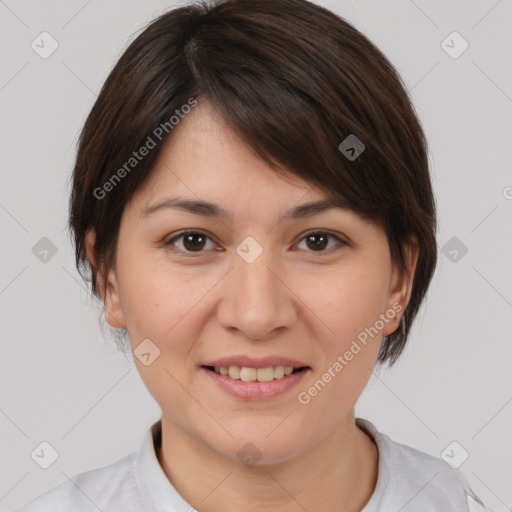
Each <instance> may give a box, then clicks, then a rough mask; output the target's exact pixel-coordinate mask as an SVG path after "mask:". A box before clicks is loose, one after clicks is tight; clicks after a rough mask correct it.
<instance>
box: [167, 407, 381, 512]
mask: <svg viewBox="0 0 512 512" xmlns="http://www.w3.org/2000/svg"><path fill="white" fill-rule="evenodd" d="M157 456H158V459H159V462H160V465H161V466H162V469H163V470H164V472H165V474H166V475H167V477H168V478H169V480H170V481H171V483H172V484H173V486H174V487H175V488H176V490H177V491H178V492H179V493H180V494H181V496H182V497H183V498H184V499H185V500H186V501H187V502H188V503H189V504H190V505H192V506H193V507H194V508H196V509H197V510H201V512H203V511H204V512H220V511H222V512H231V511H233V512H234V511H237V512H238V511H239V510H244V511H248V512H256V511H257V512H260V510H262V509H263V510H265V511H269V512H273V511H278V510H279V511H280V512H297V511H302V510H308V511H314V510H322V511H323V512H360V511H361V510H362V509H363V508H364V506H365V504H366V503H367V502H368V501H369V499H370V497H371V495H372V493H373V491H374V489H375V486H376V483H377V476H378V475H377V473H378V457H379V454H378V450H377V447H376V446H375V443H374V442H373V440H372V439H371V438H370V437H369V436H368V435H367V434H366V433H364V432H363V431H362V430H361V429H359V427H357V425H356V424H355V419H354V415H353V411H352V414H351V416H350V417H349V418H347V419H346V421H345V422H344V423H343V424H341V425H340V426H339V427H338V428H337V429H336V430H335V431H333V432H332V434H331V435H330V436H329V437H328V438H326V439H324V440H323V441H322V443H321V444H319V445H317V446H315V447H314V448H312V449H310V450H308V451H306V452H303V453H301V454H299V455H298V456H296V457H295V458H293V459H291V460H287V461H284V462H281V463H279V464H273V465H254V466H250V467H247V466H245V465H243V464H241V463H240V462H238V461H234V460H232V459H229V458H226V457H224V456H222V455H220V454H219V453H218V452H216V451H214V450H213V449H212V448H211V447H209V446H208V445H206V444H205V443H203V442H202V441H200V440H198V439H197V438H193V437H191V436H190V435H189V434H187V433H186V432H184V431H183V430H182V429H181V428H179V427H178V426H177V425H175V424H174V423H172V422H171V421H168V420H166V418H165V417H162V445H161V447H160V448H159V449H157ZM341 504H342V505H341Z"/></svg>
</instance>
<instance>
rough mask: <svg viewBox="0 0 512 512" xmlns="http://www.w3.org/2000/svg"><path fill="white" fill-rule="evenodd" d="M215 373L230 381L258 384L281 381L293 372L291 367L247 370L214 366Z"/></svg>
mask: <svg viewBox="0 0 512 512" xmlns="http://www.w3.org/2000/svg"><path fill="white" fill-rule="evenodd" d="M214 368H215V372H216V373H220V374H221V375H227V376H229V377H231V378H232V379H240V380H243V381H244V382H250V381H255V380H257V381H258V382H269V381H271V380H274V379H281V378H283V377H284V376H285V375H290V374H291V373H292V372H293V366H269V367H267V368H248V367H247V366H229V367H226V366H215V367H214Z"/></svg>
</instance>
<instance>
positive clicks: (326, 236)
mask: <svg viewBox="0 0 512 512" xmlns="http://www.w3.org/2000/svg"><path fill="white" fill-rule="evenodd" d="M331 239H332V240H336V241H337V242H338V245H346V243H345V242H344V241H343V240H341V238H339V237H338V236H336V235H334V234H332V233H327V232H325V231H315V232H314V233H308V234H307V235H306V236H305V237H304V238H303V239H302V240H305V241H306V247H307V248H308V249H309V250H310V251H313V252H327V251H326V250H325V249H326V248H327V246H328V245H329V240H331ZM302 240H301V242H302ZM330 248H331V247H330ZM330 248H329V249H330Z"/></svg>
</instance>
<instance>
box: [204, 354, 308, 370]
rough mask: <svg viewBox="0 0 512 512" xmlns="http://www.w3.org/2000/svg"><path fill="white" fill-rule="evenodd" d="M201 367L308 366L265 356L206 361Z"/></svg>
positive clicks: (231, 357)
mask: <svg viewBox="0 0 512 512" xmlns="http://www.w3.org/2000/svg"><path fill="white" fill-rule="evenodd" d="M202 366H224V367H229V366H240V367H241V366H245V367H247V368H268V367H269V366H292V367H293V368H302V367H304V366H308V365H307V364H305V363H302V362H300V361H297V360H296V359H290V358H288V357H279V356H267V357H250V356H246V355H240V356H230V357H222V358H220V359H215V360H212V361H208V362H207V363H205V364H203V365H202Z"/></svg>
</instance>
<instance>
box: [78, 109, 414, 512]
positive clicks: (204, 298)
mask: <svg viewBox="0 0 512 512" xmlns="http://www.w3.org/2000/svg"><path fill="white" fill-rule="evenodd" d="M170 195H179V196H182V197H186V198H190V199H198V198H200V199H202V200H207V201H210V202H213V203H216V204H218V205H220V206H222V207H223V208H225V209H227V210H229V212H231V213H232V215H233V217H232V219H231V220H226V219H224V220H221V219H218V218H210V217H205V216H201V215H197V214H192V213H189V212H184V211H180V210H177V209H163V210H160V211H158V212H156V213H154V214H153V215H150V216H147V217H143V216H141V212H142V211H143V210H144V209H145V208H147V207H148V206H150V205H153V204H155V203H157V202H159V201H161V200H162V199H164V198H166V197H168V196H170ZM325 198H326V196H325V194H324V193H323V192H321V191H320V190H318V189H316V188H314V187H313V186H311V185H310V184H308V183H306V182H304V181H302V180H300V179H299V178H297V177H295V176H293V175H292V174H291V173H290V175H289V176H288V178H287V179H286V180H285V179H283V177H282V176H279V175H278V174H277V173H275V172H274V171H273V170H272V169H271V168H270V167H269V166H268V165H267V164H266V163H264V162H263V161H262V160H261V159H259V158H258V157H257V156H256V154H255V153H254V152H253V151H252V150H251V149H250V148H248V147H247V146H245V145H244V144H242V143H241V142H240V141H239V140H237V138H236V137H235V135H234V134H233V132H231V131H230V130H229V128H228V127H227V126H226V125H225V124H224V123H223V121H222V120H221V118H220V117H219V116H218V115H217V114H216V112H215V110H214V109H213V108H212V107H211V106H210V105H209V104H208V103H200V104H199V106H198V107H196V108H195V109H194V110H193V111H192V113H190V114H189V115H188V116H187V117H186V118H185V119H184V120H182V121H181V122H180V124H179V125H178V126H177V127H176V128H175V129H174V131H173V137H172V138H171V139H170V140H168V141H167V143H166V146H165V147H164V148H163V152H162V153H161V155H160V157H159V159H158V161H157V164H156V165H155V168H154V170H153V172H152V174H151V175H150V177H149V179H148V180H147V181H146V182H145V183H144V184H143V186H142V187H141V188H139V189H138V190H137V192H136V194H135V195H134V197H133V198H132V200H131V201H130V202H129V203H128V204H127V205H126V206H125V209H124V212H123V216H122V221H121V226H120V232H119V239H118V246H117V256H116V261H115V265H114V268H112V269H110V271H109V273H108V276H107V286H106V293H105V294H104V295H103V299H104V303H105V310H106V318H107V321H108V322H109V323H110V324H111V325H112V326H114V327H117V328H121V327H123V328H126V329H127V331H128V335H129V339H130V343H131V348H132V350H135V348H136V347H137V346H138V345H139V344H140V343H141V341H142V340H144V339H147V338H149V339H150V340H152V342H153V343H154V344H155V345H157V346H158V348H159V349H160V351H161V353H160V356H159V357H158V358H156V359H155V360H154V362H153V363H152V364H150V365H149V366H145V365H143V364H142V363H141V362H140V361H139V360H138V359H137V358H134V361H135V363H136V365H137V368H138V371H139V373H140V375H141V378H142V380H143V382H144V383H145V385H146V386H147V388H148V390H149V392H150V393H151V394H152V396H153V397H154V399H155V400H156V401H157V403H158V404H159V405H160V407H161V409H162V449H161V450H159V451H158V458H159V461H160V464H161V466H162V468H163V470H164V471H165V473H166V475H167V476H168V478H169V479H170V481H171V482H172V484H173V485H174V486H175V487H176V489H177V490H178V492H179V493H180V494H181V495H182V496H183V497H184V498H185V500H187V501H188V502H189V503H190V504H191V505H192V506H193V507H195V508H196V509H198V510H201V512H203V511H205V512H216V511H223V512H226V511H228V512H229V511H239V510H246V511H256V510H257V511H258V512H259V511H260V510H266V511H277V510H279V511H285V512H292V511H293V512H295V511H303V510H304V509H306V510H307V511H309V512H314V511H320V510H321V511H323V512H326V511H334V510H336V511H339V510H341V509H340V503H343V509H342V510H343V511H345V512H351V511H354V512H355V511H360V510H361V509H362V508H363V507H364V505H365V504H366V503H367V502H368V500H369V499H370V497H371V495H372V493H373V490H374V488H375V485H376V481H377V468H378V451H377V449H376V446H375V444H374V443H373V441H372V440H371V438H370V437H368V436H367V435H366V434H365V433H364V432H363V431H362V430H360V429H359V428H358V427H357V426H356V424H355V420H354V405H355V403H356V401H357V399H358V397H359V395H360V394H361V392H362V391H363V389H364V387H365V385H366V383H367V381H368V379H369V377H370V375H371V370H372V369H373V367H374V365H375V362H376V360H377V355H378V351H379V347H380V343H381V337H382V335H387V334H391V333H392V332H394V331H395V330H396V329H397V327H398V318H394V319H393V320H389V321H388V322H387V323H385V326H384V328H383V329H382V330H381V331H380V332H379V334H378V335H377V336H374V337H373V338H369V342H368V344H367V345H366V346H365V347H364V348H363V349H362V350H361V351H360V352H359V353H358V354H357V355H355V356H354V358H353V359H352V360H351V361H350V362H349V364H347V365H346V366H345V367H344V368H343V370H342V371H341V372H339V373H337V374H336V376H335V377H334V378H332V380H331V381H330V382H329V383H328V384H327V385H326V386H325V387H324V388H323V389H322V390H321V392H319V393H318V394H317V395H316V396H315V397H313V398H311V401H310V402H309V403H308V404H307V405H304V404H302V403H300V402H299V401H298V399H297V395H298V393H299V392H301V391H305V390H306V391H307V389H308V388H309V387H310V386H311V385H312V384H313V383H314V382H315V381H317V380H318V379H319V378H320V377H321V376H322V374H323V373H324V372H325V371H326V370H327V369H328V368H329V367H332V365H333V363H334V362H335V361H336V360H337V357H338V356H339V355H343V354H344V353H345V351H347V350H348V349H349V348H350V345H351V343H352V341H353V340H355V339H356V337H357V335H358V334H359V333H360V332H361V331H363V330H364V329H365V328H367V327H370V326H374V324H375V322H376V320H378V319H379V315H380V314H381V313H385V312H386V311H388V310H390V309H392V306H393V304H395V307H396V305H397V304H399V305H400V306H401V307H402V310H401V311H403V309H405V307H406V305H407V303H408V301H409V298H410V292H411V287H412V279H413V276H414V270H415V267H416V261H417V256H418V248H417V244H415V243H411V244H410V245H409V246H408V247H407V252H406V254H407V265H408V267H409V271H410V275H409V277H407V275H405V274H404V273H402V272H400V271H399V270H398V269H397V268H396V267H395V266H394V265H392V262H391V257H390V252H389V246H388V242H387V238H386V234H385V232H384V230H383V229H382V228H381V227H380V226H378V225H376V224H373V223H370V222H368V221H366V220H364V219H363V218H362V217H360V216H359V215H357V214H355V213H354V212H351V211H347V210H341V209H333V210H329V211H326V212H322V213H320V214H316V215H314V216H311V217H307V218H302V219H295V220H282V219H281V217H282V216H283V214H284V213H285V212H286V211H288V210H289V209H290V208H292V207H295V206H297V205H298V204H303V203H306V202H310V201H315V200H321V199H325ZM262 205H264V206H262ZM183 230H200V231H201V232H203V233H204V234H206V235H207V237H208V238H206V240H205V241H204V242H202V243H203V245H200V247H199V249H198V251H199V252H197V250H196V251H195V252H194V246H193V245H192V246H191V245H186V243H185V240H184V238H180V239H178V240H176V241H175V242H174V244H173V245H167V246H166V245H165V242H167V241H169V240H171V239H172V238H173V237H174V236H176V235H177V234H179V232H181V231H183ZM311 230H315V231H320V232H323V233H325V231H326V230H327V231H329V232H332V233H334V234H335V235H338V236H339V237H340V239H341V240H343V241H345V242H348V244H342V243H340V242H338V241H337V240H336V239H335V238H333V237H331V238H329V239H328V240H329V241H328V246H327V247H325V248H323V249H322V248H321V249H315V246H314V242H313V243H310V244H308V243H307V239H306V238H305V236H306V234H308V232H309V231H311ZM247 236H251V237H253V238H255V239H256V240H257V242H258V243H259V244H260V246H261V247H262V248H263V253H262V254H261V255H260V256H259V257H258V258H257V259H256V261H254V262H253V263H251V264H249V263H247V262H246V261H244V259H242V258H241V257H240V256H239V255H238V254H237V252H236V248H237V246H238V245H239V244H240V243H241V242H242V241H243V240H244V239H245V238H246V237H247ZM199 241H201V239H199ZM93 244H94V232H90V233H89V234H88V236H87V246H88V254H89V258H90V260H91V262H94V261H95V254H94V251H93V246H94V245H93ZM172 248H174V250H172ZM187 250H188V252H187ZM201 251H202V252H201ZM99 278H100V280H101V279H105V276H103V275H101V274H100V275H99ZM238 354H247V355H252V356H255V357H263V356H266V355H280V356H286V357H293V358H295V359H298V360H299V361H302V362H305V363H306V364H307V365H309V366H310V367H311V370H310V371H309V373H308V374H307V375H305V376H304V378H303V380H302V382H301V383H300V384H299V385H298V386H297V387H295V388H293V389H291V390H289V391H287V392H285V393H284V394H281V395H279V396H277V397H274V398H272V399H265V400H256V401H254V400H252V401H248V400H242V399H239V398H235V397H233V396H231V395H228V394H227V393H226V392H225V391H223V390H222V389H220V388H219V387H218V386H217V385H216V384H213V383H212V381H211V379H210V378H209V377H208V375H206V374H205V372H204V370H201V369H200V365H201V364H204V363H205V362H207V361H208V360H211V359H215V358H219V357H223V356H228V355H238ZM249 441H250V442H251V443H253V444H254V445H255V446H256V447H257V449H258V450H259V452H260V453H261V458H260V459H259V461H257V463H256V464H255V465H253V466H249V467H248V466H245V465H244V464H242V463H241V461H240V460H239V458H238V456H237V452H238V451H239V450H240V449H241V448H242V447H243V446H244V445H245V444H246V443H247V442H249Z"/></svg>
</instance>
